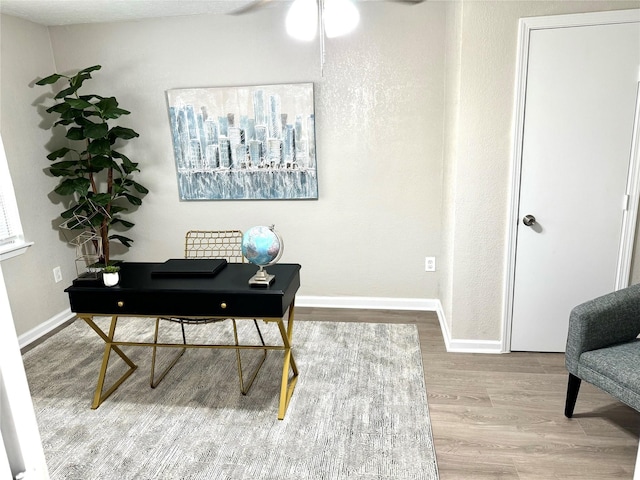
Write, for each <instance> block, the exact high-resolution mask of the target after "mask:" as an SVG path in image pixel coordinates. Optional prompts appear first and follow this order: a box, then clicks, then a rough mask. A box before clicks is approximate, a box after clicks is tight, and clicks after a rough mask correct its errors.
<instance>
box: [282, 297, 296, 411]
mask: <svg viewBox="0 0 640 480" xmlns="http://www.w3.org/2000/svg"><path fill="white" fill-rule="evenodd" d="M294 303H295V299H294V301H293V302H291V305H290V306H289V318H288V321H287V328H286V329H285V327H284V322H283V321H282V319H279V320H278V328H279V329H280V335H281V336H282V342H283V343H284V347H285V348H284V361H283V365H282V382H281V384H280V404H279V406H278V420H282V419H284V416H285V414H286V413H287V408H288V407H289V401H290V400H291V396H292V395H293V390H294V389H295V388H296V383H297V382H298V367H297V365H296V361H295V359H294V358H293V351H292V350H291V340H292V338H293V314H294ZM290 368H291V370H292V371H293V375H292V376H291V378H289V369H290Z"/></svg>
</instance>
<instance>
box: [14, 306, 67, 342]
mask: <svg viewBox="0 0 640 480" xmlns="http://www.w3.org/2000/svg"><path fill="white" fill-rule="evenodd" d="M75 316H76V314H75V313H73V312H72V311H71V309H70V308H67V309H66V310H64V311H62V312H60V313H58V314H57V315H54V316H53V317H51V318H50V319H49V320H47V321H45V322H43V323H41V324H40V325H38V326H37V327H35V328H32V329H31V330H29V331H28V332H25V333H23V334H22V335H20V336H19V337H18V343H19V344H20V348H24V347H26V346H27V345H30V344H31V343H33V342H35V341H36V340H38V339H39V338H40V337H42V336H44V335H46V334H47V333H49V332H50V331H52V330H54V329H55V328H57V327H59V326H60V325H62V324H63V323H64V322H66V321H68V320H71V319H72V318H73V317H75Z"/></svg>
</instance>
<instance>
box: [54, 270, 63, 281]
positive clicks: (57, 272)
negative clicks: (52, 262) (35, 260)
mask: <svg viewBox="0 0 640 480" xmlns="http://www.w3.org/2000/svg"><path fill="white" fill-rule="evenodd" d="M53 279H54V280H55V281H56V283H58V282H61V281H62V270H60V267H56V268H54V269H53Z"/></svg>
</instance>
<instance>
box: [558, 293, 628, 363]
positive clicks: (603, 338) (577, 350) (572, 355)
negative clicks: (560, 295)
mask: <svg viewBox="0 0 640 480" xmlns="http://www.w3.org/2000/svg"><path fill="white" fill-rule="evenodd" d="M638 334H640V284H637V285H632V286H631V287H627V288H623V289H621V290H618V291H617V292H612V293H608V294H606V295H603V296H601V297H598V298H595V299H593V300H589V301H588V302H585V303H583V304H581V305H578V306H577V307H575V308H574V309H573V310H572V311H571V315H570V317H569V333H568V337H567V350H566V358H565V360H566V365H567V370H569V372H571V373H573V374H574V375H575V374H576V373H577V366H578V360H579V358H580V355H581V354H582V353H583V352H588V351H590V350H597V349H598V348H604V347H608V346H610V345H615V344H618V343H623V342H628V341H631V340H633V339H634V338H636V337H637V336H638Z"/></svg>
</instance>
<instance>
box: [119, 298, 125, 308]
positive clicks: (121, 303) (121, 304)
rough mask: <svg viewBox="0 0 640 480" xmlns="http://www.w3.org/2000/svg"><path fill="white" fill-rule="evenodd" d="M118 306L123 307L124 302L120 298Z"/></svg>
mask: <svg viewBox="0 0 640 480" xmlns="http://www.w3.org/2000/svg"><path fill="white" fill-rule="evenodd" d="M118 306H119V307H121V308H122V307H124V302H123V301H122V300H120V301H119V302H118Z"/></svg>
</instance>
